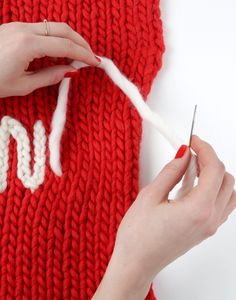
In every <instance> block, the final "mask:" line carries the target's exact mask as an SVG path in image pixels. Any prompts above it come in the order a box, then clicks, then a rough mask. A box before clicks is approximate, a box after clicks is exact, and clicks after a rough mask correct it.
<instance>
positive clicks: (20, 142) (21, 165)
mask: <svg viewBox="0 0 236 300" xmlns="http://www.w3.org/2000/svg"><path fill="white" fill-rule="evenodd" d="M10 135H11V136H12V137H13V138H14V139H15V140H16V142H17V160H18V161H17V177H18V178H19V179H20V180H21V182H22V184H23V185H24V186H25V187H26V188H30V189H31V191H32V192H33V191H34V190H35V189H37V188H38V186H39V185H40V184H42V183H43V181H44V176H45V162H46V154H45V151H46V134H45V129H44V126H43V124H42V122H41V121H37V122H36V123H35V124H34V140H33V145H34V166H33V172H32V171H31V168H30V161H31V155H30V141H29V138H28V134H27V131H26V129H25V128H24V127H23V126H22V124H21V123H20V122H18V121H17V120H15V119H13V118H11V117H9V116H5V117H3V118H2V120H1V125H0V170H1V172H0V192H3V191H4V190H5V189H6V187H7V172H8V169H9V162H8V160H9V155H8V152H9V142H10Z"/></svg>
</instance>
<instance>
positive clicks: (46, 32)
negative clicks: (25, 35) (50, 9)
mask: <svg viewBox="0 0 236 300" xmlns="http://www.w3.org/2000/svg"><path fill="white" fill-rule="evenodd" d="M43 22H44V24H45V35H46V36H48V21H47V19H44V20H43Z"/></svg>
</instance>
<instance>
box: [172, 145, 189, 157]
mask: <svg viewBox="0 0 236 300" xmlns="http://www.w3.org/2000/svg"><path fill="white" fill-rule="evenodd" d="M187 148H188V146H186V145H182V146H181V147H180V148H179V150H178V151H177V153H176V155H175V158H181V157H183V156H184V153H185V151H186V150H187Z"/></svg>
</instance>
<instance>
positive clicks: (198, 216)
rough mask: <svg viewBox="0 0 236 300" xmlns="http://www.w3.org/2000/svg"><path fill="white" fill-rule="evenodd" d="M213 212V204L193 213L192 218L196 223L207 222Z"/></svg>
mask: <svg viewBox="0 0 236 300" xmlns="http://www.w3.org/2000/svg"><path fill="white" fill-rule="evenodd" d="M211 214H212V206H208V207H205V208H203V209H201V210H199V209H198V211H194V212H193V213H192V220H193V222H194V223H195V224H196V225H199V224H205V223H206V222H207V221H208V220H209V218H210V216H211Z"/></svg>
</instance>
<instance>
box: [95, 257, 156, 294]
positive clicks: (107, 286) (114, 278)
mask: <svg viewBox="0 0 236 300" xmlns="http://www.w3.org/2000/svg"><path fill="white" fill-rule="evenodd" d="M151 282H152V280H151V279H150V278H148V277H147V276H145V274H144V272H143V270H142V269H141V267H140V266H139V265H138V262H134V261H126V260H122V258H121V257H120V256H119V255H118V254H117V253H114V252H113V255H112V257H111V260H110V262H109V264H108V267H107V270H106V272H105V274H104V277H103V279H102V282H101V284H100V286H99V287H98V289H97V291H96V293H95V295H94V296H93V298H92V299H93V300H100V299H103V300H105V299H113V300H120V299H122V300H123V299H127V300H133V299H135V300H139V299H140V300H143V299H144V298H145V297H146V295H147V294H148V291H149V289H150V286H151Z"/></svg>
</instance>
